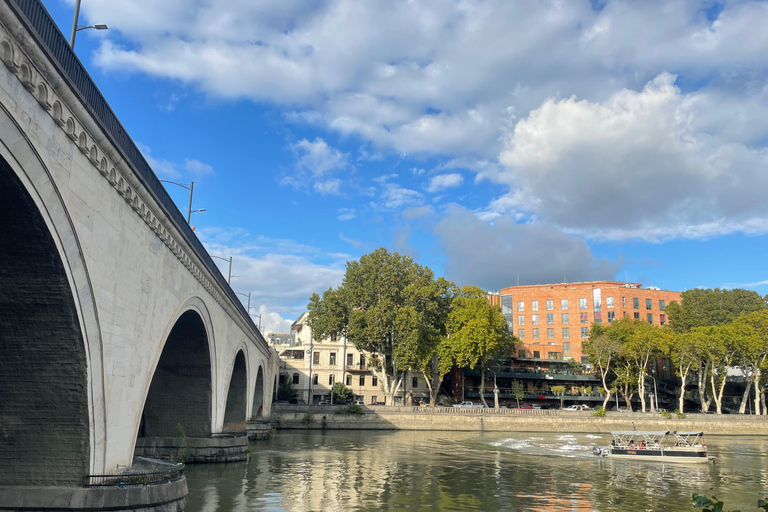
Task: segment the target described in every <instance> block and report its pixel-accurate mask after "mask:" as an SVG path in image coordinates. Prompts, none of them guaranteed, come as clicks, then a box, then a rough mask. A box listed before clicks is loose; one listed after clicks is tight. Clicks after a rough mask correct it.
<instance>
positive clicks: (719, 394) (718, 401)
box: [709, 371, 726, 414]
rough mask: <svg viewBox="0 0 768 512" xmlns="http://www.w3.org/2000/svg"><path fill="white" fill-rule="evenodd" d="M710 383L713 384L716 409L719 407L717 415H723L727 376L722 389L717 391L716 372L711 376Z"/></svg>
mask: <svg viewBox="0 0 768 512" xmlns="http://www.w3.org/2000/svg"><path fill="white" fill-rule="evenodd" d="M709 379H710V383H711V384H712V395H714V396H713V398H714V400H715V407H717V414H723V390H724V389H725V381H726V376H725V375H724V376H723V381H722V382H721V383H720V389H717V386H716V385H715V372H714V371H713V372H712V375H711V376H710V378H709Z"/></svg>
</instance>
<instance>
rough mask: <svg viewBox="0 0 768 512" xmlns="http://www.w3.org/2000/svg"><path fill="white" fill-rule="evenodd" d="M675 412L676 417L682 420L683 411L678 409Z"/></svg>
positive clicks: (683, 417)
mask: <svg viewBox="0 0 768 512" xmlns="http://www.w3.org/2000/svg"><path fill="white" fill-rule="evenodd" d="M675 414H677V418H678V419H680V420H682V419H685V413H684V412H680V411H675Z"/></svg>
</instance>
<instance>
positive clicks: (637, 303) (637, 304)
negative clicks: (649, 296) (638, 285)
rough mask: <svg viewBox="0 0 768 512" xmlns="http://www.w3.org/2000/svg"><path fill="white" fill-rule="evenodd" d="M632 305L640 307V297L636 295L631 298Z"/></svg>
mask: <svg viewBox="0 0 768 512" xmlns="http://www.w3.org/2000/svg"><path fill="white" fill-rule="evenodd" d="M632 307H633V308H635V309H640V299H638V298H637V297H635V298H633V299H632Z"/></svg>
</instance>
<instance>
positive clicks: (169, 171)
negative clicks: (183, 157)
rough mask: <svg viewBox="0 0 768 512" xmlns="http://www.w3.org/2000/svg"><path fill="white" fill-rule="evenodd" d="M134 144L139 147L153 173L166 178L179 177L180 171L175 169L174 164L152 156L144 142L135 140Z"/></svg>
mask: <svg viewBox="0 0 768 512" xmlns="http://www.w3.org/2000/svg"><path fill="white" fill-rule="evenodd" d="M136 146H137V147H138V148H139V151H141V154H142V156H143V157H144V159H145V160H146V161H147V163H148V164H149V166H150V167H151V168H152V170H153V171H155V174H157V175H158V176H160V177H161V178H166V179H177V178H181V173H180V172H179V171H178V170H177V169H176V165H174V163H173V162H169V161H168V160H165V159H162V158H155V157H154V156H152V149H151V148H150V147H149V146H147V145H146V144H142V143H141V142H137V143H136Z"/></svg>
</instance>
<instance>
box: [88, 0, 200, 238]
mask: <svg viewBox="0 0 768 512" xmlns="http://www.w3.org/2000/svg"><path fill="white" fill-rule="evenodd" d="M78 2H79V0H78ZM160 181H162V182H163V183H171V184H173V185H177V186H179V187H181V188H185V189H187V190H189V206H188V207H187V224H189V220H190V217H192V214H193V213H195V212H204V211H205V208H201V209H200V210H193V209H192V193H193V192H194V191H195V182H194V181H190V182H189V185H185V184H183V183H177V182H175V181H171V180H160Z"/></svg>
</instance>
